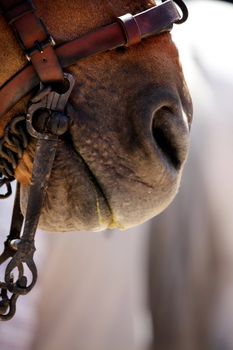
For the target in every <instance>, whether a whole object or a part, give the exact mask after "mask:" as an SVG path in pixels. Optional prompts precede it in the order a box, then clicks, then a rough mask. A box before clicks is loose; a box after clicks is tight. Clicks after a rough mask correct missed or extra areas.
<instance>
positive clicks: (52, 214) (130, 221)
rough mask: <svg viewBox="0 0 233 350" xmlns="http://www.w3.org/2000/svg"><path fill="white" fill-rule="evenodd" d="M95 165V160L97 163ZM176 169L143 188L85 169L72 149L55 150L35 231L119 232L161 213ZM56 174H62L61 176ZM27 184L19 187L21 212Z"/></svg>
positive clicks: (172, 189) (176, 182) (176, 181)
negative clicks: (53, 161) (54, 157)
mask: <svg viewBox="0 0 233 350" xmlns="http://www.w3.org/2000/svg"><path fill="white" fill-rule="evenodd" d="M97 163H98V162H97ZM181 172H182V169H181V170H180V171H179V172H177V173H176V174H174V172H172V174H170V175H169V176H167V175H166V176H165V175H164V176H163V177H162V178H161V179H160V183H159V184H158V183H157V184H156V183H154V184H151V185H149V184H148V183H146V182H143V181H139V180H135V179H132V178H130V177H128V176H125V175H124V174H120V175H119V174H116V175H115V176H114V177H112V176H109V175H108V174H107V173H106V172H104V173H103V174H102V176H101V175H100V174H99V173H96V172H95V171H94V170H93V169H92V170H91V169H90V167H89V166H88V164H87V163H86V162H85V160H84V159H83V157H81V156H80V155H79V154H78V152H77V151H76V150H74V148H73V147H70V145H66V144H65V143H64V144H61V145H60V146H59V149H58V152H57V156H56V161H55V163H54V168H53V171H52V174H51V179H50V182H49V186H48V191H47V194H46V198H45V203H44V207H43V210H42V213H41V216H40V221H39V228H40V229H42V230H45V231H51V232H70V231H102V230H105V229H120V230H125V229H129V228H131V227H134V226H137V225H139V224H142V223H143V222H145V221H147V220H149V219H150V218H152V217H153V216H155V215H158V214H159V213H160V212H161V211H163V210H164V209H165V208H166V207H167V206H168V205H169V204H170V202H171V201H172V199H173V198H174V196H175V194H176V192H177V188H178V187H179V183H180V175H181ZM61 174H62V176H61ZM28 191H29V189H28V186H22V187H21V206H22V211H23V213H24V214H25V213H26V206H27V200H28Z"/></svg>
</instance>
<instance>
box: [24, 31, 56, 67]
mask: <svg viewBox="0 0 233 350" xmlns="http://www.w3.org/2000/svg"><path fill="white" fill-rule="evenodd" d="M55 45H56V42H55V40H54V39H53V37H52V36H51V35H49V36H48V38H47V39H46V40H44V41H41V42H40V41H35V45H34V46H33V47H32V48H31V49H28V50H26V49H24V54H25V56H26V59H27V60H28V61H29V62H30V61H31V57H32V55H34V54H35V53H37V52H40V53H43V52H44V49H45V48H46V47H48V46H55Z"/></svg>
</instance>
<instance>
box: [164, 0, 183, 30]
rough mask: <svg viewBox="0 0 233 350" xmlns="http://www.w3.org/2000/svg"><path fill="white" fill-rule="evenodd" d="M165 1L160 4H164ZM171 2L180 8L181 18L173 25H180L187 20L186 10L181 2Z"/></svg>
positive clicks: (179, 0) (175, 0) (177, 0)
mask: <svg viewBox="0 0 233 350" xmlns="http://www.w3.org/2000/svg"><path fill="white" fill-rule="evenodd" d="M165 1H167V0H162V2H165ZM173 1H174V2H175V3H176V5H177V6H178V7H179V8H180V10H181V12H182V17H181V18H180V19H178V20H177V21H176V22H175V23H176V24H182V23H184V22H185V21H186V20H187V19H188V15H189V12H188V8H187V6H186V5H185V3H184V1H183V0H173Z"/></svg>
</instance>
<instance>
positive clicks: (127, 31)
mask: <svg viewBox="0 0 233 350" xmlns="http://www.w3.org/2000/svg"><path fill="white" fill-rule="evenodd" d="M180 17H181V16H180V14H179V12H178V9H177V8H176V5H175V4H174V2H173V1H171V0H169V1H166V2H165V3H163V4H161V5H159V6H156V7H153V8H151V9H149V10H147V11H144V12H141V13H139V14H137V15H135V16H133V18H134V19H133V21H135V22H136V24H137V26H138V32H137V33H136V32H135V34H134V31H133V30H132V26H134V27H135V24H134V25H132V18H131V17H130V21H131V24H130V25H129V22H127V21H124V24H123V25H124V28H123V25H122V23H121V24H120V23H119V20H117V21H116V22H115V23H113V24H110V25H108V26H105V27H102V28H99V29H97V30H96V31H94V32H92V33H89V34H86V35H84V36H82V37H81V38H78V39H75V40H73V41H70V42H67V43H64V44H63V45H61V46H59V47H57V48H56V49H55V52H56V55H57V56H58V59H59V62H60V64H61V66H62V67H63V68H66V67H68V66H70V65H72V64H74V63H75V62H76V61H78V60H81V59H83V58H86V57H89V56H92V55H94V54H97V53H101V52H104V51H107V50H112V49H114V48H116V47H119V46H127V45H129V43H132V44H135V42H136V41H137V40H139V37H138V33H139V32H140V33H141V39H143V38H145V37H148V36H151V35H158V34H160V33H161V32H164V31H168V30H170V29H171V28H172V24H173V23H175V22H176V21H178V20H179V19H180ZM120 20H121V22H122V17H121V19H120ZM126 22H127V23H126ZM34 68H35V67H34ZM34 68H33V66H32V65H29V66H26V67H25V68H23V69H22V70H21V71H20V72H19V73H17V74H16V75H15V76H14V77H13V78H11V79H10V80H9V81H8V82H7V83H6V84H5V85H4V86H2V88H1V89H0V101H1V104H0V117H1V116H2V115H4V114H5V113H6V112H7V111H9V110H10V109H11V108H12V107H13V106H14V105H15V104H16V103H17V102H18V101H19V100H20V99H21V98H22V97H24V96H26V95H27V94H28V93H29V92H30V91H31V90H32V89H33V88H34V87H35V86H36V85H38V83H39V77H38V76H37V75H36V72H35V69H34ZM44 71H45V72H46V74H48V70H47V69H45V68H44Z"/></svg>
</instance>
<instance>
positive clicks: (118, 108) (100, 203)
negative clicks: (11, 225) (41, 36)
mask: <svg viewBox="0 0 233 350" xmlns="http://www.w3.org/2000/svg"><path fill="white" fill-rule="evenodd" d="M116 3H119V4H116V5H114V6H113V5H112V6H109V4H108V5H107V2H106V3H105V2H100V1H99V4H95V9H93V5H92V4H91V1H87V2H85V6H82V5H81V4H80V5H78V4H76V2H73V1H71V2H69V5H67V3H66V5H65V4H64V2H63V1H58V2H56V7H55V5H53V3H52V2H51V1H48V2H47V5H44V7H43V6H42V5H43V3H42V2H40V1H38V8H40V6H41V10H40V11H41V14H42V17H43V18H44V21H45V22H46V23H47V25H48V27H49V29H50V30H51V32H53V33H56V35H57V38H58V39H57V40H59V39H60V40H61V41H63V40H67V39H71V38H73V37H76V36H77V31H78V32H79V33H80V34H84V33H85V32H88V31H90V30H92V29H95V28H96V27H98V26H100V25H103V24H107V23H110V22H111V21H113V19H114V17H115V16H118V15H122V14H124V13H126V12H129V11H130V12H132V13H135V12H137V11H141V10H144V9H146V8H147V7H148V5H147V4H146V3H145V1H135V2H133V3H134V4H125V2H123V1H118V2H116ZM104 4H105V5H104ZM47 7H48V8H47ZM64 9H65V11H64ZM62 10H63V11H64V14H63V16H62V18H61V19H60V20H59V26H58V23H57V22H56V20H55V19H56V18H59V16H60V14H61V11H62ZM113 10H114V11H113ZM49 11H53V14H54V18H55V19H54V18H51V17H52V16H49ZM113 12H114V13H113ZM74 13H77V18H79V22H77V23H79V25H77V23H76V26H75V25H74V22H73V21H74V19H73V18H74ZM71 14H72V15H71ZM60 17H61V16H60ZM67 18H68V19H69V20H68V19H67ZM70 18H72V23H70V22H71V21H70ZM80 18H81V19H80ZM90 19H91V20H90ZM67 71H69V72H70V73H72V74H73V76H74V77H75V79H76V83H75V88H74V90H73V92H72V95H71V98H70V100H69V103H68V105H67V111H66V113H67V115H68V116H69V118H70V128H69V131H68V132H67V133H66V135H65V136H64V137H63V138H62V139H61V142H60V144H59V147H58V151H57V155H56V159H55V162H54V167H53V170H52V174H51V178H50V181H49V187H48V192H47V195H46V200H45V205H44V209H43V211H42V215H41V218H40V227H41V228H43V229H45V230H49V231H73V230H92V231H97V230H103V229H106V228H115V227H117V228H120V229H127V228H129V227H132V226H135V225H138V224H140V223H142V222H144V221H146V220H148V219H149V218H151V217H153V216H155V215H157V214H158V213H160V212H161V211H162V210H164V209H165V208H166V207H167V205H168V204H169V203H170V202H171V200H172V199H173V198H174V196H175V194H176V193H177V190H178V188H179V184H180V179H181V174H182V170H183V166H184V163H185V160H186V157H187V152H188V143H189V128H190V123H191V115H192V106H191V101H190V97H189V94H188V91H187V87H186V84H185V81H184V77H183V73H182V69H181V66H180V64H179V59H178V53H177V49H176V48H175V46H174V44H173V42H172V40H171V36H170V34H168V33H165V34H162V35H160V36H157V37H153V38H148V39H146V40H145V41H143V42H142V43H141V44H139V45H135V46H134V47H132V48H128V49H118V50H115V51H112V52H106V53H104V54H99V55H96V56H94V57H91V58H88V59H86V60H84V61H82V62H78V63H77V64H75V65H74V66H72V67H70V68H69V69H68V70H67ZM34 146H35V142H34V141H33V140H32V142H31V144H30V146H29V148H28V149H27V152H26V153H25V155H24V158H23V160H22V161H21V164H20V166H19V167H18V169H17V177H18V179H19V180H20V181H21V183H22V184H23V186H22V206H23V208H24V210H25V207H26V204H27V195H28V188H29V187H28V182H29V181H28V179H29V178H30V171H31V161H32V160H33V157H34Z"/></svg>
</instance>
